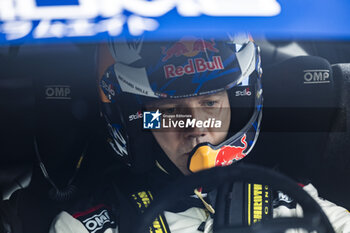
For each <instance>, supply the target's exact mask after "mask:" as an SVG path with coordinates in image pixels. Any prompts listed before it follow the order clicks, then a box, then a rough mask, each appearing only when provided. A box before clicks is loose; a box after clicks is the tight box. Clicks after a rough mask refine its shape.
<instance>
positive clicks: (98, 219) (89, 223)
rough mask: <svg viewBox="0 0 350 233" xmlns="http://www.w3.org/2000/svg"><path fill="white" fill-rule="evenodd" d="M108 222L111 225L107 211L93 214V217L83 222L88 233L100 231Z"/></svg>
mask: <svg viewBox="0 0 350 233" xmlns="http://www.w3.org/2000/svg"><path fill="white" fill-rule="evenodd" d="M108 222H110V223H112V224H113V222H111V218H110V217H109V215H108V212H107V210H103V211H102V212H101V213H99V214H95V215H94V216H92V217H90V218H88V219H85V220H84V221H83V223H84V225H85V227H86V229H88V230H89V232H90V233H95V232H96V231H98V230H100V229H102V228H103V226H104V225H105V224H106V223H108Z"/></svg>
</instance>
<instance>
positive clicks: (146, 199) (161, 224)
mask: <svg viewBox="0 0 350 233" xmlns="http://www.w3.org/2000/svg"><path fill="white" fill-rule="evenodd" d="M131 199H132V200H133V202H134V203H135V205H136V207H137V208H138V209H139V211H140V212H141V213H143V212H144V211H145V210H146V208H147V207H148V206H149V205H150V204H151V202H152V201H153V196H152V194H151V192H150V191H141V192H136V193H134V194H132V195H131ZM149 232H150V233H170V230H169V226H168V223H167V221H166V219H165V216H164V214H163V213H161V214H159V215H158V217H157V218H156V219H155V220H154V221H153V222H152V225H151V226H150V228H149Z"/></svg>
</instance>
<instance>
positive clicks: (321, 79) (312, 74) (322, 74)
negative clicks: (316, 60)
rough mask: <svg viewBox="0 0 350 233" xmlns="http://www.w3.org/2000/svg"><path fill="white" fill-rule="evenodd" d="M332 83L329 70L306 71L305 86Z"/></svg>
mask: <svg viewBox="0 0 350 233" xmlns="http://www.w3.org/2000/svg"><path fill="white" fill-rule="evenodd" d="M318 83H330V80H329V70H304V84H318Z"/></svg>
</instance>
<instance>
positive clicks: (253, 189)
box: [215, 182, 273, 226]
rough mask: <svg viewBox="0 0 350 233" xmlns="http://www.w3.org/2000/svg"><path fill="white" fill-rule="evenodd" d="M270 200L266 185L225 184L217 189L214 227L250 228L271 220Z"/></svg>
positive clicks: (269, 191)
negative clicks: (255, 224)
mask: <svg viewBox="0 0 350 233" xmlns="http://www.w3.org/2000/svg"><path fill="white" fill-rule="evenodd" d="M272 200H273V198H272V193H271V190H270V188H269V186H268V185H264V184H252V183H245V182H234V183H230V184H225V185H223V186H221V187H220V188H219V189H218V194H217V202H216V206H215V209H216V215H217V216H216V218H215V219H216V221H217V223H215V225H217V226H223V225H229V226H250V225H252V224H254V223H257V222H260V221H264V220H266V219H271V218H272ZM220 209H221V210H224V211H220ZM218 215H223V216H218Z"/></svg>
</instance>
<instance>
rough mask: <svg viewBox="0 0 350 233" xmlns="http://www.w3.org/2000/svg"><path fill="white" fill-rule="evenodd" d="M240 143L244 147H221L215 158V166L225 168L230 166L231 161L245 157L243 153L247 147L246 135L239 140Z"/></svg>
mask: <svg viewBox="0 0 350 233" xmlns="http://www.w3.org/2000/svg"><path fill="white" fill-rule="evenodd" d="M241 143H242V144H243V145H244V146H243V147H236V146H223V147H222V148H221V149H220V151H219V153H218V154H217V156H216V160H215V166H217V167H220V166H227V165H230V164H232V163H233V161H238V160H241V159H243V158H244V157H245V156H246V155H247V154H246V153H244V152H243V151H244V150H245V149H247V146H248V143H247V142H246V135H244V136H243V137H242V138H241Z"/></svg>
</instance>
